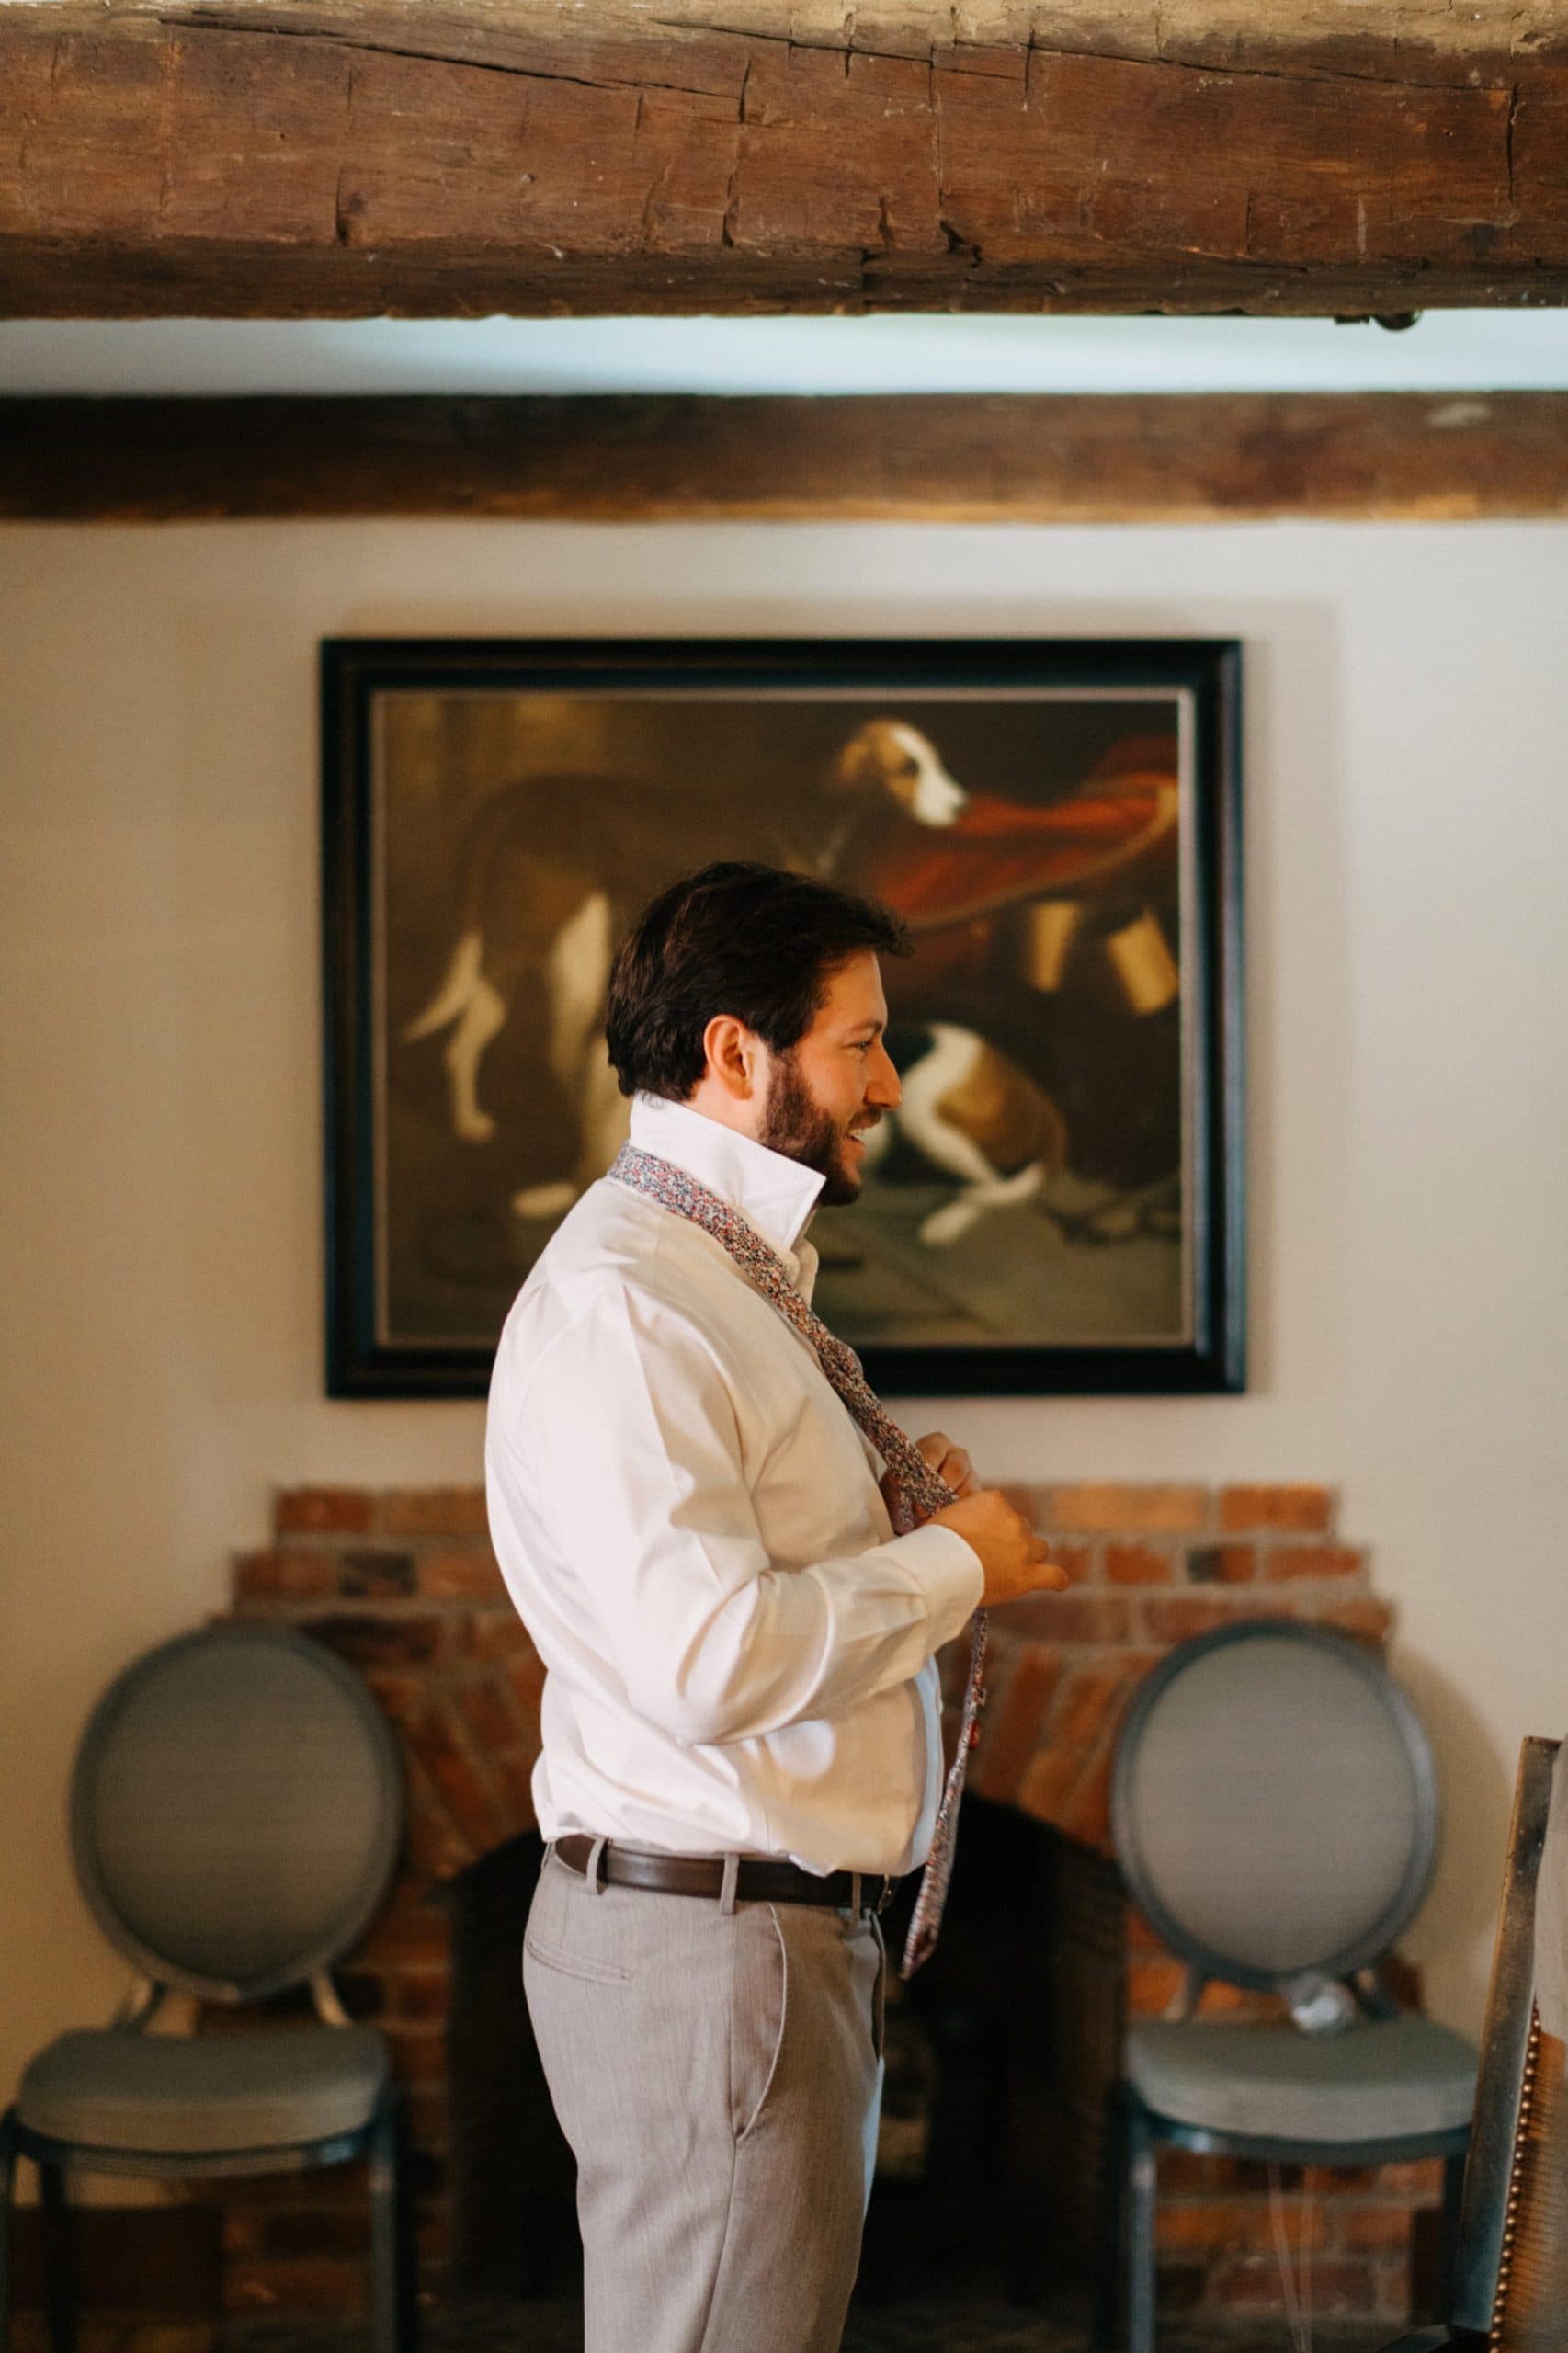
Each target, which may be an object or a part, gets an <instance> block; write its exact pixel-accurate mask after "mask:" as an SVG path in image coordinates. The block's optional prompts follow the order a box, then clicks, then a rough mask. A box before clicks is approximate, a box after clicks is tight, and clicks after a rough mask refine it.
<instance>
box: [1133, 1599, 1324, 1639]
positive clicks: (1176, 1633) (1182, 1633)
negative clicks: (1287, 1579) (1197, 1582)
mask: <svg viewBox="0 0 1568 2353" xmlns="http://www.w3.org/2000/svg"><path fill="white" fill-rule="evenodd" d="M1142 1608H1143V1624H1144V1627H1145V1629H1146V1631H1148V1632H1149V1633H1150V1634H1152V1635H1153V1638H1154V1640H1155V1641H1156V1642H1160V1643H1185V1642H1187V1640H1188V1639H1189V1638H1190V1637H1191V1636H1192V1635H1194V1634H1209V1633H1212V1632H1213V1631H1214V1629H1215V1628H1216V1627H1217V1626H1233V1625H1234V1624H1235V1622H1236V1620H1237V1619H1238V1618H1252V1617H1256V1616H1257V1615H1259V1614H1260V1613H1262V1614H1267V1616H1269V1617H1273V1618H1285V1617H1290V1615H1292V1614H1293V1612H1292V1605H1291V1604H1290V1602H1289V1601H1287V1600H1285V1599H1284V1597H1282V1596H1281V1595H1278V1594H1273V1595H1270V1596H1269V1597H1268V1598H1267V1600H1266V1599H1265V1598H1264V1597H1263V1596H1262V1595H1260V1594H1256V1593H1252V1592H1248V1593H1238V1594H1237V1595H1236V1596H1235V1597H1234V1599H1233V1600H1224V1601H1222V1600H1221V1598H1220V1597H1219V1596H1218V1595H1215V1596H1214V1597H1212V1598H1210V1597H1206V1596H1202V1597H1200V1596H1199V1595H1198V1594H1196V1593H1194V1594H1172V1595H1171V1596H1170V1597H1169V1598H1168V1599H1167V1598H1166V1597H1165V1596H1163V1595H1156V1594H1151V1595H1150V1596H1149V1597H1148V1598H1147V1599H1146V1600H1145V1601H1144V1603H1143V1605H1142Z"/></svg>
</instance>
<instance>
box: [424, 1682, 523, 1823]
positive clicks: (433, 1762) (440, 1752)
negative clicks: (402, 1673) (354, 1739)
mask: <svg viewBox="0 0 1568 2353" xmlns="http://www.w3.org/2000/svg"><path fill="white" fill-rule="evenodd" d="M419 1761H420V1763H421V1765H422V1766H423V1767H424V1768H425V1770H426V1772H427V1773H428V1774H429V1776H430V1779H431V1780H432V1781H433V1782H434V1783H435V1785H436V1787H437V1790H439V1792H440V1796H441V1801H442V1803H443V1804H444V1805H445V1806H446V1808H447V1811H448V1813H449V1814H450V1815H451V1818H452V1820H453V1822H454V1823H455V1824H457V1826H458V1828H459V1829H460V1831H461V1833H462V1835H463V1836H464V1837H465V1838H466V1839H467V1840H468V1842H469V1845H470V1847H471V1848H472V1852H473V1853H474V1854H475V1855H487V1854H488V1853H489V1852H490V1849H491V1847H498V1846H499V1845H500V1843H501V1841H502V1839H503V1838H506V1837H509V1836H510V1835H511V1824H510V1823H509V1822H508V1821H507V1819H506V1814H505V1813H504V1811H503V1810H502V1808H501V1806H500V1805H499V1804H498V1802H497V1801H496V1799H495V1797H494V1794H493V1792H492V1790H491V1789H490V1787H489V1785H488V1784H487V1782H486V1780H485V1778H484V1776H483V1774H482V1773H481V1772H480V1771H479V1770H478V1769H477V1768H476V1767H475V1765H474V1762H473V1759H472V1757H471V1756H469V1755H468V1753H467V1751H466V1749H465V1747H464V1745H463V1743H462V1741H461V1740H460V1738H459V1737H458V1734H457V1731H456V1728H455V1725H454V1724H453V1722H452V1720H451V1718H450V1716H449V1714H448V1713H447V1711H446V1710H444V1709H441V1708H433V1709H432V1710H431V1711H430V1714H429V1717H428V1719H427V1720H426V1725H425V1728H424V1731H423V1732H422V1733H421V1734H420V1739H419Z"/></svg>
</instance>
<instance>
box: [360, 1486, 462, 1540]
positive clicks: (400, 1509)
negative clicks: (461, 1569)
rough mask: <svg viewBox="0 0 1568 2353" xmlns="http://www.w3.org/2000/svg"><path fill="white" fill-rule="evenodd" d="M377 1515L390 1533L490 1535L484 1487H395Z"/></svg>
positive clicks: (382, 1496)
mask: <svg viewBox="0 0 1568 2353" xmlns="http://www.w3.org/2000/svg"><path fill="white" fill-rule="evenodd" d="M377 1518H378V1520H379V1522H380V1525H381V1528H382V1529H384V1530H385V1531H386V1533H387V1534H388V1535H389V1536H487V1535H488V1534H489V1533H490V1522H489V1518H488V1517H487V1516H486V1513H485V1508H484V1490H483V1487H391V1488H389V1489H388V1490H387V1492H386V1493H385V1494H384V1495H381V1497H380V1499H379V1508H378V1511H377Z"/></svg>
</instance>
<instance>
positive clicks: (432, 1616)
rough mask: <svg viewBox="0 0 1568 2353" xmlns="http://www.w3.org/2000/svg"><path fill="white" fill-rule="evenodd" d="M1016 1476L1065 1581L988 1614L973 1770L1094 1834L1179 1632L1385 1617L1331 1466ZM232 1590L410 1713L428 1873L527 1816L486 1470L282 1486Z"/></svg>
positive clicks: (506, 1608) (536, 1691) (527, 1652)
mask: <svg viewBox="0 0 1568 2353" xmlns="http://www.w3.org/2000/svg"><path fill="white" fill-rule="evenodd" d="M1009 1493H1010V1494H1011V1495H1012V1496H1013V1498H1014V1500H1015V1501H1016V1502H1017V1504H1018V1506H1020V1508H1021V1509H1023V1510H1024V1511H1025V1512H1026V1513H1027V1514H1028V1517H1029V1518H1031V1519H1032V1520H1033V1522H1034V1524H1035V1525H1036V1526H1037V1527H1038V1528H1040V1529H1042V1530H1043V1531H1044V1532H1045V1533H1046V1534H1047V1535H1048V1536H1049V1537H1050V1539H1051V1543H1052V1547H1053V1550H1054V1552H1055V1553H1056V1557H1057V1558H1058V1559H1059V1560H1061V1561H1062V1563H1064V1564H1065V1566H1066V1567H1067V1568H1068V1569H1069V1570H1070V1572H1071V1574H1072V1576H1073V1586H1072V1588H1071V1589H1070V1590H1069V1591H1068V1592H1066V1593H1063V1594H1048V1595H1042V1596H1040V1597H1038V1598H1037V1599H1034V1600H1030V1601H1025V1602H1017V1603H1014V1604H1012V1605H1011V1606H1010V1607H1009V1608H1006V1610H1002V1611H999V1612H997V1613H996V1615H995V1616H994V1620H993V1629H994V1635H993V1650H994V1657H993V1673H992V1677H991V1686H992V1693H993V1698H992V1702H991V1706H990V1708H989V1710H988V1711H987V1716H986V1720H985V1724H984V1728H983V1735H982V1741H981V1746H980V1750H979V1754H978V1755H977V1756H976V1758H975V1762H974V1769H973V1786H974V1787H975V1789H976V1790H978V1791H979V1792H981V1793H982V1794H983V1795H984V1796H986V1797H990V1798H994V1799H998V1800H1001V1801H1004V1802H1009V1803H1013V1804H1017V1805H1018V1806H1019V1807H1021V1808H1022V1810H1023V1811H1024V1812H1025V1813H1028V1814H1031V1815H1033V1816H1034V1817H1035V1818H1036V1819H1037V1820H1040V1821H1042V1822H1049V1823H1051V1824H1054V1825H1055V1826H1056V1827H1057V1828H1058V1829H1061V1830H1063V1831H1065V1832H1066V1833H1067V1834H1068V1836H1071V1837H1074V1838H1077V1839H1080V1840H1082V1841H1083V1842H1084V1843H1085V1844H1086V1845H1089V1846H1094V1847H1101V1848H1104V1847H1107V1846H1108V1836H1109V1831H1108V1811H1107V1789H1108V1773H1109V1763H1110V1753H1111V1748H1112V1745H1113V1744H1114V1740H1115V1734H1116V1727H1117V1725H1118V1723H1119V1721H1120V1716H1121V1712H1122V1710H1123V1708H1124V1707H1125V1705H1126V1702H1127V1699H1128V1697H1129V1695H1130V1693H1131V1689H1132V1688H1133V1686H1134V1685H1135V1684H1136V1682H1137V1681H1138V1679H1139V1677H1141V1676H1142V1675H1143V1674H1144V1673H1145V1672H1146V1671H1147V1670H1148V1668H1149V1667H1150V1666H1152V1665H1153V1663H1154V1661H1155V1660H1156V1659H1157V1658H1158V1657H1159V1656H1160V1655H1161V1654H1162V1653H1163V1652H1164V1651H1165V1650H1166V1649H1168V1648H1169V1647H1170V1645H1171V1644H1172V1643H1177V1642H1181V1641H1183V1640H1185V1638H1186V1637H1187V1635H1189V1634H1196V1633H1201V1632H1203V1631H1206V1630H1207V1629H1208V1628H1210V1627H1211V1626H1220V1625H1224V1624H1225V1623H1227V1622H1228V1621H1229V1620H1233V1619H1235V1618H1240V1617H1250V1616H1256V1615H1257V1614H1258V1613H1260V1612H1268V1613H1277V1614H1278V1615H1281V1616H1286V1617H1292V1618H1300V1619H1308V1620H1315V1621H1316V1622H1318V1623H1320V1624H1324V1625H1329V1626H1335V1627H1338V1628H1340V1629H1342V1630H1343V1631H1346V1632H1348V1633H1351V1634H1355V1635H1358V1636H1360V1637H1362V1638H1363V1639H1365V1640H1367V1641H1369V1642H1374V1643H1381V1641H1382V1639H1383V1638H1384V1636H1385V1635H1386V1633H1387V1631H1388V1629H1389V1624H1390V1612H1389V1610H1388V1608H1386V1606H1385V1605H1384V1604H1383V1603H1382V1602H1381V1601H1379V1600H1377V1599H1375V1598H1374V1597H1373V1596H1372V1595H1371V1593H1370V1591H1369V1578H1368V1561H1367V1554H1366V1552H1364V1551H1363V1550H1362V1549H1361V1548H1359V1547H1358V1546H1355V1545H1350V1544H1346V1543H1344V1542H1342V1541H1341V1540H1340V1539H1339V1538H1338V1536H1337V1534H1336V1532H1335V1519H1336V1513H1335V1496H1334V1495H1333V1493H1332V1491H1331V1490H1330V1489H1328V1488H1326V1487H1322V1486H1305V1485H1302V1486H1246V1487H1243V1486H1232V1487H1221V1488H1219V1489H1218V1490H1215V1489H1211V1488H1209V1487H1206V1486H1198V1485H1169V1484H1167V1485H1160V1486H1127V1485H1114V1486H1113V1485H1096V1486H1091V1485H1056V1486H1015V1487H1013V1488H1011V1489H1010V1490H1009ZM234 1608H235V1610H236V1612H238V1613H241V1614H244V1615H261V1616H265V1617H267V1618H270V1619H274V1620H278V1619H282V1620H288V1621H290V1622H292V1623H294V1624H296V1625H300V1626H302V1627H303V1628H305V1629H306V1630H307V1631H309V1632H311V1633H312V1634H314V1635H316V1636H317V1637H318V1638H319V1639H320V1640H322V1641H323V1642H325V1643H330V1645H331V1646H332V1648H333V1649H334V1650H335V1651H337V1652H339V1653H340V1654H342V1656H343V1657H345V1658H347V1659H348V1660H350V1661H351V1662H352V1663H353V1664H354V1665H356V1666H358V1668H359V1669H360V1671H361V1672H362V1673H363V1675H364V1677H365V1679H366V1681H367V1682H368V1683H369V1686H370V1688H371V1689H372V1690H373V1691H374V1692H375V1694H376V1696H377V1698H378V1699H380V1700H381V1704H382V1706H383V1707H384V1708H385V1709H386V1711H387V1713H388V1714H389V1715H390V1716H391V1718H392V1721H393V1722H394V1723H395V1724H396V1725H397V1726H398V1728H399V1730H400V1732H401V1733H402V1734H403V1743H404V1748H405V1753H406V1755H407V1758H408V1768H409V1799H410V1862H411V1866H412V1870H413V1872H414V1874H415V1877H419V1878H423V1879H424V1880H426V1881H438V1880H440V1879H443V1878H447V1877H449V1876H450V1875H451V1874H452V1873H453V1872H454V1871H457V1870H461V1869H462V1867H463V1866H464V1864H466V1863H469V1862H472V1861H474V1860H476V1859H477V1858H478V1857H479V1856H481V1855H483V1854H485V1853H487V1852H488V1851H489V1850H490V1848H491V1847H495V1846H497V1845H499V1844H500V1842H501V1841H502V1840H503V1839H505V1838H508V1837H511V1836H514V1835H515V1834H516V1833H517V1831H519V1830H526V1829H531V1828H532V1827H533V1823H534V1815H533V1807H532V1801H531V1798H530V1795H529V1790H528V1777H529V1774H530V1772H531V1769H532V1766H533V1762H534V1759H535V1757H536V1756H537V1755H538V1749H539V1699H540V1688H541V1686H542V1681H543V1670H542V1668H541V1667H540V1663H539V1659H538V1657H537V1655H536V1654H535V1652H534V1649H533V1646H532V1644H531V1643H530V1642H529V1641H528V1635H527V1634H526V1632H525V1631H524V1630H523V1628H522V1625H521V1624H520V1622H519V1621H518V1620H517V1616H516V1614H515V1612H514V1610H513V1608H512V1606H511V1603H510V1601H509V1600H508V1598H507V1596H506V1588H505V1586H503V1584H502V1582H501V1576H500V1573H499V1571H498V1569H497V1568H496V1565H495V1560H494V1554H493V1552H491V1550H490V1546H489V1542H488V1537H487V1531H486V1525H485V1516H484V1497H483V1491H482V1490H480V1489H478V1488H458V1489H434V1490H432V1489H426V1488H418V1489H393V1490H391V1491H388V1492H383V1493H381V1494H373V1493H370V1492H368V1491H367V1490H365V1489H361V1488H345V1487H301V1488H292V1489H287V1490H285V1491H284V1492H283V1493H281V1494H280V1495H278V1499H277V1506H276V1513H275V1533H274V1541H273V1543H272V1544H271V1545H270V1546H269V1547H268V1548H267V1550H266V1551H265V1552H246V1553H242V1554H241V1555H240V1556H239V1558H238V1560H237V1561H236V1563H235V1569H234ZM960 1650H961V1646H955V1647H954V1648H953V1649H952V1650H951V1651H949V1654H948V1656H949V1662H950V1664H951V1665H952V1667H953V1670H954V1671H955V1672H961V1667H962V1658H961V1656H960Z"/></svg>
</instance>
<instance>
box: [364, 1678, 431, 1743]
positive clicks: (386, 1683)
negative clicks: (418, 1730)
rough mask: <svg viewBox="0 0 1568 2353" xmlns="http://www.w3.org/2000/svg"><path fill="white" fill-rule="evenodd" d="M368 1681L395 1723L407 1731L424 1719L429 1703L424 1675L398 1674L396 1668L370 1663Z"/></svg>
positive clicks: (379, 1704)
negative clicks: (371, 1664)
mask: <svg viewBox="0 0 1568 2353" xmlns="http://www.w3.org/2000/svg"><path fill="white" fill-rule="evenodd" d="M363 1671H364V1676H365V1681H366V1684H367V1685H368V1686H369V1689H370V1690H371V1691H372V1692H373V1693H374V1694H375V1697H376V1701H377V1704H378V1706H379V1707H381V1709H382V1711H384V1712H385V1713H386V1714H387V1715H389V1716H390V1717H391V1718H392V1722H393V1723H394V1724H397V1725H399V1726H401V1727H402V1729H403V1731H405V1732H406V1731H408V1730H410V1729H412V1728H415V1727H417V1725H418V1724H419V1723H420V1722H422V1721H423V1719H424V1715H425V1711H426V1707H427V1706H428V1705H429V1699H430V1687H429V1685H428V1684H427V1683H426V1680H425V1677H423V1676H422V1675H404V1674H399V1673H398V1672H397V1671H396V1669H395V1668H387V1667H381V1666H372V1667H367V1668H366V1669H364V1670H363Z"/></svg>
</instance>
